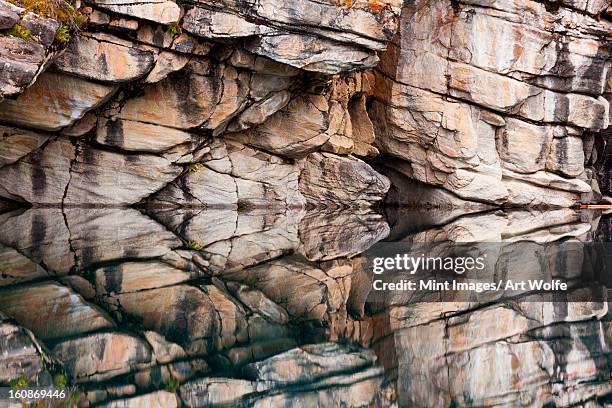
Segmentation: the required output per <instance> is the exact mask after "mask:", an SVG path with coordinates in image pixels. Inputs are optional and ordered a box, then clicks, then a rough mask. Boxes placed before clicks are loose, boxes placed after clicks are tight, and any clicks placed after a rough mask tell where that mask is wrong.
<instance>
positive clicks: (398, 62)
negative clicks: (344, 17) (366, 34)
mask: <svg viewBox="0 0 612 408" xmlns="http://www.w3.org/2000/svg"><path fill="white" fill-rule="evenodd" d="M587 3H588V5H587ZM605 3H606V2H584V4H582V3H581V5H580V7H578V6H577V5H576V4H574V3H570V2H567V3H565V2H561V4H558V6H555V7H552V6H550V7H549V4H548V3H545V2H536V1H531V0H526V1H479V0H466V1H461V0H460V1H441V2H432V1H417V2H414V3H407V4H405V6H404V10H403V13H402V17H401V22H400V30H399V33H398V35H397V36H396V37H395V38H394V39H393V41H392V42H391V44H390V45H389V50H388V51H387V52H386V53H384V54H383V56H382V61H381V64H380V65H379V66H378V67H377V69H376V71H377V85H376V93H375V101H374V102H373V103H372V106H371V109H370V115H371V116H372V117H374V118H376V119H377V120H375V121H374V124H375V127H376V135H377V138H376V143H375V145H376V146H377V147H378V148H379V149H380V150H381V152H383V153H384V154H386V155H389V156H393V157H396V158H399V159H401V160H402V161H403V162H405V163H406V165H404V166H393V167H394V169H395V170H399V171H400V172H402V173H404V174H405V175H406V176H407V177H410V178H413V179H416V180H418V181H421V182H424V183H427V184H432V185H434V186H438V187H441V188H443V189H445V190H448V191H450V192H451V193H453V194H454V195H456V196H458V197H459V198H461V199H464V200H471V201H479V202H486V203H492V204H500V203H505V204H510V205H519V206H529V205H549V206H570V205H572V203H575V202H577V201H579V200H580V198H581V195H582V196H583V197H589V196H590V194H591V193H592V192H593V191H594V190H595V191H596V192H598V188H597V180H596V178H595V177H594V172H593V167H592V162H590V161H589V158H590V157H591V156H592V152H593V151H594V150H596V149H594V148H593V139H597V140H599V139H601V134H600V132H601V131H602V130H604V129H606V128H607V127H608V125H609V111H610V109H609V101H608V100H607V99H606V98H605V97H604V96H603V95H604V93H605V92H609V91H606V89H607V86H608V87H609V85H607V82H606V81H607V78H608V76H609V71H610V66H611V63H610V58H611V57H610V52H611V51H610V47H609V43H610V27H611V24H610V21H609V20H606V19H605V18H599V15H600V13H602V11H604V10H605V8H606V4H605ZM604 178H605V177H604ZM604 183H607V181H604Z"/></svg>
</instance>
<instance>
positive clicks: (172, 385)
mask: <svg viewBox="0 0 612 408" xmlns="http://www.w3.org/2000/svg"><path fill="white" fill-rule="evenodd" d="M180 385H181V383H180V382H178V381H177V380H175V379H174V378H170V379H169V380H168V381H166V384H164V389H165V390H166V391H168V392H174V391H176V389H177V388H178V387H179V386H180Z"/></svg>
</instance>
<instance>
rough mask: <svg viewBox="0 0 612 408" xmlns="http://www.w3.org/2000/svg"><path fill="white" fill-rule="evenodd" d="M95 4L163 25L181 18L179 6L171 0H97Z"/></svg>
mask: <svg viewBox="0 0 612 408" xmlns="http://www.w3.org/2000/svg"><path fill="white" fill-rule="evenodd" d="M93 3H94V4H95V5H96V6H99V7H102V8H103V9H106V10H110V11H112V12H115V13H120V14H126V15H128V16H132V17H136V18H142V19H143V20H150V21H154V22H156V23H161V24H170V23H173V22H177V21H179V19H180V16H181V8H180V7H179V5H178V4H176V3H175V2H173V1H170V0H138V1H133V0H127V1H126V0H96V1H94V2H93Z"/></svg>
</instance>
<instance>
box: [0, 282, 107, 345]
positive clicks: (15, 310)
mask: <svg viewBox="0 0 612 408" xmlns="http://www.w3.org/2000/svg"><path fill="white" fill-rule="evenodd" d="M0 303H1V305H2V306H1V310H2V311H3V312H4V313H6V314H7V315H9V316H11V317H12V318H14V319H15V320H17V321H18V322H19V323H20V324H22V325H24V326H25V327H28V328H30V329H31V330H32V331H33V332H34V334H36V336H37V337H39V338H41V339H56V338H58V337H68V336H74V335H76V334H81V333H88V332H91V331H96V330H100V329H108V328H112V327H114V326H115V323H114V322H113V321H112V319H110V317H109V316H108V315H107V314H106V313H104V312H103V311H102V310H100V309H99V308H97V307H95V306H92V305H89V304H88V303H87V302H85V301H84V300H83V299H82V298H81V297H80V296H79V295H77V294H76V293H74V292H73V291H72V290H70V289H68V288H66V287H64V286H62V285H59V284H57V283H41V284H32V285H26V286H21V287H19V288H10V289H8V288H7V289H4V290H1V291H0Z"/></svg>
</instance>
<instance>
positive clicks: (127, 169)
mask: <svg viewBox="0 0 612 408" xmlns="http://www.w3.org/2000/svg"><path fill="white" fill-rule="evenodd" d="M181 171H182V169H181V168H180V167H178V166H173V165H172V164H171V162H170V161H168V160H166V159H164V158H161V157H158V156H153V155H146V154H133V155H124V154H119V153H115V152H108V151H105V150H100V149H96V148H94V147H91V146H88V145H81V146H80V148H79V150H78V152H77V155H76V157H75V158H74V161H73V163H72V165H71V167H70V176H71V177H70V182H69V184H68V186H67V187H66V191H65V197H64V199H63V203H65V204H82V203H86V202H87V201H88V197H96V202H97V203H101V204H134V203H137V202H139V201H140V200H141V199H143V198H144V197H146V196H148V195H150V194H151V193H153V192H155V191H157V190H159V189H160V188H162V187H163V186H164V185H166V184H167V183H168V182H170V181H171V180H173V179H175V178H176V177H177V176H178V175H179V174H180V173H181Z"/></svg>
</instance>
